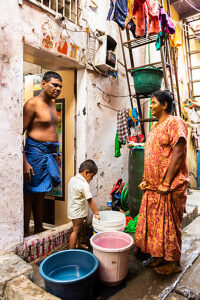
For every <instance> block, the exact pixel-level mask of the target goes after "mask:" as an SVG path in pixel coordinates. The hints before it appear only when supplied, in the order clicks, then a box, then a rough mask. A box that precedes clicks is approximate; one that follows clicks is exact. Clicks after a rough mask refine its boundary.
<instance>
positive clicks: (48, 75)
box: [42, 71, 62, 82]
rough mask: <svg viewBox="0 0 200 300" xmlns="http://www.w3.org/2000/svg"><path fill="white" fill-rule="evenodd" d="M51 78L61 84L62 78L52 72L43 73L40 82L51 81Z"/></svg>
mask: <svg viewBox="0 0 200 300" xmlns="http://www.w3.org/2000/svg"><path fill="white" fill-rule="evenodd" d="M51 78H55V79H58V80H60V81H61V82H62V77H61V76H60V75H59V74H58V73H56V72H53V71H48V72H46V73H44V76H43V78H42V80H44V81H46V82H49V81H50V80H51Z"/></svg>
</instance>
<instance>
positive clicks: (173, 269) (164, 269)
mask: <svg viewBox="0 0 200 300" xmlns="http://www.w3.org/2000/svg"><path fill="white" fill-rule="evenodd" d="M154 270H155V271H156V272H157V273H158V274H162V275H171V274H173V273H179V272H182V267H181V266H180V265H179V264H177V263H172V262H169V263H166V264H165V265H163V266H160V267H156V268H154Z"/></svg>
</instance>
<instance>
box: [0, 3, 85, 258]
mask: <svg viewBox="0 0 200 300" xmlns="http://www.w3.org/2000/svg"><path fill="white" fill-rule="evenodd" d="M22 2H23V5H22V6H19V5H18V1H7V2H6V1H0V11H1V12H2V13H1V18H0V99H1V102H0V120H1V122H0V139H1V142H0V168H1V173H0V198H1V201H0V203H1V204H0V252H1V251H5V250H13V249H15V247H16V244H19V243H21V242H22V241H23V156H22V141H23V136H22V131H23V120H22V111H23V43H27V44H29V45H31V46H32V47H35V48H40V39H41V25H42V23H44V22H45V21H49V22H50V23H51V25H52V28H54V29H55V30H56V29H59V28H60V26H59V25H57V24H55V23H54V22H53V21H52V20H51V19H50V18H49V17H48V16H47V14H45V13H43V12H42V11H41V10H40V9H39V8H37V7H36V6H33V5H30V4H28V3H27V1H22ZM70 26H71V28H73V27H75V25H73V24H72V23H70ZM60 30H61V31H62V28H60ZM84 38H85V35H84V34H83V35H82V36H80V35H79V33H76V34H75V36H74V37H73V40H74V41H75V42H77V43H81V44H82V46H83V47H84V43H83V41H82V39H84Z"/></svg>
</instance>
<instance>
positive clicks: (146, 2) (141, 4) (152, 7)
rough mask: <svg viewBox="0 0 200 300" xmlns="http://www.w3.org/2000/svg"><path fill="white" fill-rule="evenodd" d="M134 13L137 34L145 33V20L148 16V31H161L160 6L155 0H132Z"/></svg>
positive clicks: (153, 32)
mask: <svg viewBox="0 0 200 300" xmlns="http://www.w3.org/2000/svg"><path fill="white" fill-rule="evenodd" d="M132 7H133V15H134V16H135V21H136V31H135V34H136V35H137V36H144V35H145V20H146V18H147V17H148V27H147V33H148V34H149V35H151V34H157V33H159V32H160V31H161V28H160V24H159V17H158V16H159V6H158V3H157V1H155V0H132Z"/></svg>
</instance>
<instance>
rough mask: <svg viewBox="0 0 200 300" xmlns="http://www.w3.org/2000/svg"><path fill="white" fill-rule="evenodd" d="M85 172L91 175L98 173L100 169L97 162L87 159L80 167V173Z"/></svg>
mask: <svg viewBox="0 0 200 300" xmlns="http://www.w3.org/2000/svg"><path fill="white" fill-rule="evenodd" d="M84 170H89V171H90V173H95V174H96V173H97V172H98V168H97V165H96V164H95V162H94V161H93V160H92V159H87V160H85V161H84V162H82V164H81V165H80V168H79V173H82V172H83V171H84Z"/></svg>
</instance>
